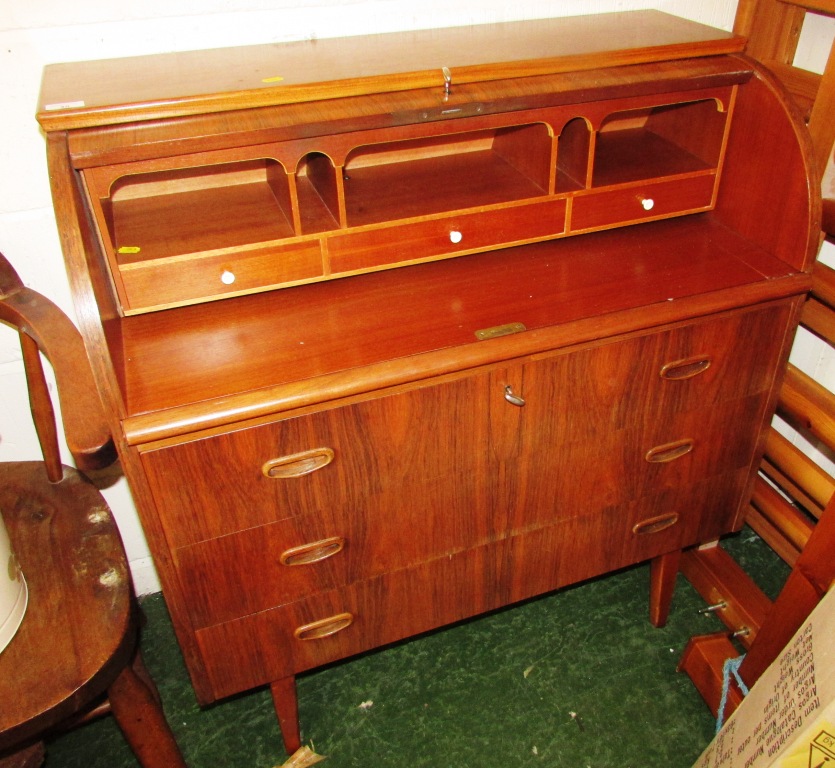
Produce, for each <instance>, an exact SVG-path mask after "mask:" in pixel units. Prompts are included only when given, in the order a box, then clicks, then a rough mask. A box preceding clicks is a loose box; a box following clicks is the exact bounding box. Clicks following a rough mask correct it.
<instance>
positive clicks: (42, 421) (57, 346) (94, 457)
mask: <svg viewBox="0 0 835 768" xmlns="http://www.w3.org/2000/svg"><path fill="white" fill-rule="evenodd" d="M0 321H2V322H4V323H6V324H7V325H10V326H12V327H13V328H16V329H17V331H18V333H19V334H20V343H21V350H22V352H23V364H24V368H25V370H26V381H27V385H28V388H29V401H30V406H31V409H32V416H33V418H34V421H35V429H36V430H37V433H38V440H39V442H40V445H41V450H42V452H43V455H44V461H45V462H46V465H47V472H48V475H49V479H50V480H51V481H52V482H58V481H59V480H60V479H61V478H62V476H63V470H62V468H61V456H60V449H59V444H58V433H57V429H56V422H55V414H54V410H53V407H52V399H51V397H50V394H49V389H48V386H47V382H46V377H45V374H44V369H43V364H42V360H41V354H43V356H44V357H45V358H46V359H47V360H48V361H49V362H50V364H51V365H52V368H53V371H54V374H55V379H56V383H57V388H58V397H59V402H60V404H61V414H62V422H63V427H64V434H65V437H66V441H67V447H68V448H69V450H70V452H71V453H72V455H73V458H74V460H75V462H76V465H77V467H78V468H79V469H81V470H83V471H90V470H94V469H101V468H103V467H106V466H109V465H110V464H112V463H113V461H115V458H116V452H115V448H114V445H113V440H112V438H111V433H110V429H109V428H108V425H107V420H106V419H105V416H104V411H103V409H102V405H101V400H100V399H99V396H98V392H97V390H96V386H95V382H94V381H93V375H92V371H91V370H90V364H89V361H88V359H87V354H86V351H85V349H84V342H83V341H82V339H81V335H80V334H79V332H78V330H77V329H76V327H75V326H74V325H73V324H72V322H71V321H70V319H69V318H68V317H67V316H66V315H65V314H64V313H63V312H62V311H61V310H60V309H59V308H58V307H57V306H56V305H55V304H54V303H52V302H51V301H50V300H49V299H47V298H46V297H45V296H42V295H41V294H40V293H38V292H37V291H33V290H32V289H30V288H27V287H26V286H25V285H24V284H23V282H22V281H21V279H20V277H19V276H18V274H17V272H16V271H15V270H14V268H13V267H12V265H11V264H10V263H9V262H8V260H7V259H6V258H5V256H3V254H2V253H0Z"/></svg>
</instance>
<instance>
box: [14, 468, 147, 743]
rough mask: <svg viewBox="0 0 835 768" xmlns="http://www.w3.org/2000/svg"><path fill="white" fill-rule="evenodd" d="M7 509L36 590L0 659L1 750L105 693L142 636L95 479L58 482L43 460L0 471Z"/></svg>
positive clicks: (69, 473)
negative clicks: (52, 480) (49, 476)
mask: <svg viewBox="0 0 835 768" xmlns="http://www.w3.org/2000/svg"><path fill="white" fill-rule="evenodd" d="M0 509H2V513H3V518H4V520H5V523H6V527H7V529H8V532H9V538H10V540H11V543H12V549H13V551H14V553H15V554H16V556H17V559H18V561H19V563H20V566H21V568H22V570H23V574H24V576H25V578H26V581H27V584H28V587H29V606H28V608H27V611H26V615H25V617H24V619H23V623H22V624H21V626H20V629H19V630H18V633H17V634H16V635H15V637H14V638H13V639H12V641H11V642H10V643H9V645H8V646H7V648H6V649H5V651H3V652H2V653H0V701H2V702H3V705H2V707H0V751H3V750H4V749H7V748H8V747H10V746H12V745H14V744H18V743H20V742H22V741H25V740H27V739H29V738H30V737H34V736H36V735H38V734H40V733H42V732H43V731H44V730H45V729H47V728H49V727H51V726H53V725H55V724H57V723H59V722H61V721H62V720H64V719H66V718H67V717H69V716H71V715H73V714H74V713H75V712H76V711H77V710H78V709H79V707H80V706H82V705H83V704H84V703H87V702H89V701H90V700H92V699H94V698H95V697H96V696H98V695H99V694H100V693H103V692H105V690H106V689H107V688H108V687H109V686H110V685H111V683H112V682H113V680H114V678H115V677H116V676H117V675H118V673H119V670H120V669H122V668H123V667H125V666H126V665H127V664H129V663H130V660H131V657H132V653H133V649H134V645H135V639H136V633H135V624H134V621H135V616H134V614H133V609H132V600H131V584H130V576H129V572H128V565H127V562H126V558H125V554H124V549H123V547H122V543H121V540H120V537H119V532H118V529H117V527H116V524H115V522H114V520H113V518H112V515H111V513H110V510H109V509H108V507H107V505H106V503H105V502H104V499H103V498H102V496H101V494H100V493H99V492H98V490H97V489H96V488H95V486H93V485H92V483H90V482H89V480H87V479H86V478H85V477H84V476H83V475H81V474H79V473H78V472H76V471H75V470H74V469H72V468H70V467H64V479H63V480H61V482H59V483H55V484H53V483H50V482H49V481H48V480H47V476H46V470H45V465H44V464H43V463H42V462H15V463H4V464H0ZM45 681H48V683H49V684H45Z"/></svg>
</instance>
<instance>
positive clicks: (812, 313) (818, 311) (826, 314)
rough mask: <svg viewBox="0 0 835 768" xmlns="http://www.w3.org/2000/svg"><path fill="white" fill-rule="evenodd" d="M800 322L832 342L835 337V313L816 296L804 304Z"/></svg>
mask: <svg viewBox="0 0 835 768" xmlns="http://www.w3.org/2000/svg"><path fill="white" fill-rule="evenodd" d="M800 322H801V323H802V324H803V325H805V326H806V327H807V328H808V329H809V330H810V331H812V332H814V333H815V334H817V335H818V336H820V337H821V338H822V339H824V340H825V341H827V342H829V343H830V344H831V343H832V341H831V340H832V339H835V314H833V312H832V310H831V309H830V308H829V307H827V306H826V305H824V304H821V303H820V302H819V301H818V300H817V299H815V298H814V297H813V298H810V299H809V300H808V301H807V302H806V303H805V304H804V305H803V313H802V315H801V318H800Z"/></svg>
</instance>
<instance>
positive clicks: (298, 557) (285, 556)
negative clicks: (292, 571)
mask: <svg viewBox="0 0 835 768" xmlns="http://www.w3.org/2000/svg"><path fill="white" fill-rule="evenodd" d="M344 546H345V539H343V538H342V537H341V536H333V537H332V538H330V539H322V540H320V541H312V542H310V544H300V545H299V546H298V547H290V549H287V550H285V551H284V552H282V553H281V557H279V558H278V559H279V562H280V563H281V564H282V565H291V566H292V565H310V564H311V563H318V562H320V561H322V560H327V559H328V558H329V557H333V556H334V555H335V554H337V553H339V552H341V551H342V548H343V547H344Z"/></svg>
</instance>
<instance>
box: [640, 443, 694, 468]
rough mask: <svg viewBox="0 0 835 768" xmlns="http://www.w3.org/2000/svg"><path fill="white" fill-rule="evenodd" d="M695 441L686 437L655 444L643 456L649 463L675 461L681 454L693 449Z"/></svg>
mask: <svg viewBox="0 0 835 768" xmlns="http://www.w3.org/2000/svg"><path fill="white" fill-rule="evenodd" d="M694 446H695V441H694V440H692V439H690V438H688V439H687V440H676V441H675V442H674V443H664V445H656V446H655V448H650V449H649V450H648V451H647V453H646V456H644V458H645V459H646V460H647V461H648V462H650V464H665V463H666V462H668V461H675V460H676V459H680V458H681V457H682V456H686V455H687V454H688V453H690V451H692V450H693V448H694Z"/></svg>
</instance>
